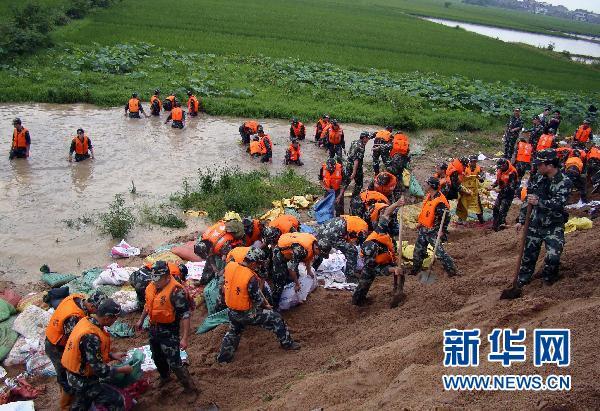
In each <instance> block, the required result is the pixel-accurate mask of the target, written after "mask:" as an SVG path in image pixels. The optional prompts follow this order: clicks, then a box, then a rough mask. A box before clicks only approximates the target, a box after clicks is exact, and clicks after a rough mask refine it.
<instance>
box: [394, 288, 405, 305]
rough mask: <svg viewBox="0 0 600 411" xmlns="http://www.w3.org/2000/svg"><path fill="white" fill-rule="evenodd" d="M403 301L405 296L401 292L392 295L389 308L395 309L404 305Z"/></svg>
mask: <svg viewBox="0 0 600 411" xmlns="http://www.w3.org/2000/svg"><path fill="white" fill-rule="evenodd" d="M405 301H406V294H404V292H402V291H398V292H396V293H395V294H394V296H393V297H392V300H391V301H390V308H396V307H398V306H400V305H402V304H404V302H405Z"/></svg>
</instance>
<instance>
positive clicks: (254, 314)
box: [217, 277, 294, 362]
mask: <svg viewBox="0 0 600 411" xmlns="http://www.w3.org/2000/svg"><path fill="white" fill-rule="evenodd" d="M248 293H249V294H250V298H251V299H252V302H253V305H254V307H252V308H250V309H249V310H247V311H238V310H232V309H229V314H228V315H229V321H230V325H229V330H228V331H227V333H226V334H225V336H224V337H223V342H222V343H221V349H220V351H219V354H218V355H217V361H218V362H230V361H231V360H232V359H233V355H234V354H235V351H236V350H237V348H238V345H239V343H240V337H241V335H242V332H243V331H244V329H245V328H246V326H247V325H256V326H259V327H262V328H264V329H266V330H270V331H273V332H274V333H275V335H276V336H277V339H278V340H279V343H280V344H281V346H282V347H289V346H290V345H292V344H293V342H294V340H292V337H291V336H290V332H289V331H288V328H287V326H286V324H285V321H283V318H281V315H280V314H279V313H277V312H275V311H273V310H265V309H263V308H259V307H260V305H261V304H262V303H263V297H262V294H261V292H260V285H259V282H258V279H257V278H256V277H255V278H253V279H251V280H250V282H249V283H248Z"/></svg>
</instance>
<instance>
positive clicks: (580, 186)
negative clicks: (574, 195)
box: [565, 149, 588, 203]
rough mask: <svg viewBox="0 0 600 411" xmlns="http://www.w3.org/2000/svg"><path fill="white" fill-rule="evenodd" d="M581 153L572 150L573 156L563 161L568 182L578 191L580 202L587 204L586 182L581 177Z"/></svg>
mask: <svg viewBox="0 0 600 411" xmlns="http://www.w3.org/2000/svg"><path fill="white" fill-rule="evenodd" d="M581 157H582V155H581V152H580V151H579V150H577V149H575V150H573V155H572V156H571V157H569V158H568V159H567V161H565V174H566V175H567V177H569V180H571V182H572V183H573V187H575V188H576V189H577V191H579V195H580V196H581V202H582V203H587V202H588V199H587V188H586V183H587V182H586V180H585V178H584V177H583V176H582V174H583V161H582V159H581Z"/></svg>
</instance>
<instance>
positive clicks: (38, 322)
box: [12, 304, 51, 339]
mask: <svg viewBox="0 0 600 411" xmlns="http://www.w3.org/2000/svg"><path fill="white" fill-rule="evenodd" d="M50 317H51V314H50V313H49V312H48V311H46V310H44V309H42V308H40V307H38V306H36V305H33V304H32V305H30V306H28V307H27V308H26V309H25V310H24V311H23V312H22V313H21V314H19V315H18V316H17V318H15V322H14V323H13V327H12V328H13V330H15V331H16V332H18V333H19V334H21V335H22V336H24V337H27V338H31V339H40V338H41V337H42V336H43V335H44V334H45V332H46V326H47V325H48V323H49V322H50Z"/></svg>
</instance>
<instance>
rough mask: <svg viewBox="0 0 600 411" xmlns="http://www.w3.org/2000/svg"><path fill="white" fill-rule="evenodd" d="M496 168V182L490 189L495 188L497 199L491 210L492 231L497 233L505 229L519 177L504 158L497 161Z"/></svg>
mask: <svg viewBox="0 0 600 411" xmlns="http://www.w3.org/2000/svg"><path fill="white" fill-rule="evenodd" d="M496 168H497V171H496V181H495V182H494V183H493V184H492V187H494V188H496V192H498V197H496V201H495V202H494V208H493V210H492V211H493V213H492V215H493V225H492V228H493V229H494V231H499V230H501V229H504V228H506V215H507V214H508V210H509V209H510V205H511V204H512V200H513V198H515V192H516V190H517V187H518V185H517V183H518V181H519V177H518V175H517V169H516V168H515V167H514V166H513V165H512V164H511V163H510V161H508V160H507V159H505V158H501V159H499V160H498V162H497V163H496Z"/></svg>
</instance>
